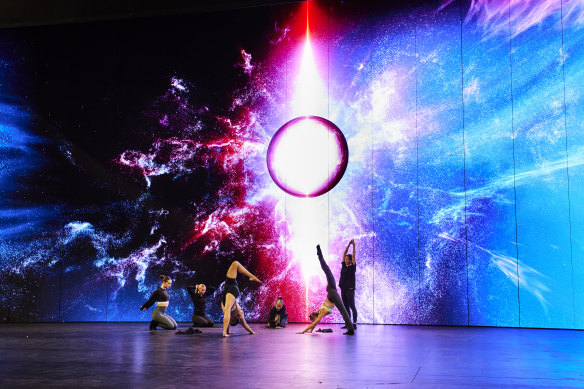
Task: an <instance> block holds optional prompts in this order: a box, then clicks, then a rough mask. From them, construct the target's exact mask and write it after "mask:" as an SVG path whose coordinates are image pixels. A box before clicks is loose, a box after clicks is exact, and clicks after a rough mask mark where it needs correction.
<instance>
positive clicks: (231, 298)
mask: <svg viewBox="0 0 584 389" xmlns="http://www.w3.org/2000/svg"><path fill="white" fill-rule="evenodd" d="M237 273H241V274H243V275H245V276H247V277H248V278H249V279H250V281H256V282H259V283H261V281H260V280H259V279H258V278H257V277H256V276H254V275H253V274H251V273H250V272H249V271H247V269H246V268H245V267H243V265H242V264H240V263H239V262H237V261H233V263H231V266H229V269H227V275H226V278H225V289H224V290H223V298H222V299H221V309H223V336H224V337H225V336H229V334H228V331H229V324H230V323H229V321H230V320H231V311H232V310H233V308H234V306H235V307H236V308H235V310H236V311H237V309H239V311H241V313H240V314H239V313H238V316H239V317H238V318H239V319H240V320H241V325H242V326H243V327H244V328H245V329H246V330H248V331H249V333H250V334H254V332H253V331H252V330H251V328H249V326H248V325H247V323H246V321H245V318H244V317H243V311H242V310H241V307H240V306H239V304H237V301H235V299H236V298H237V297H238V296H239V288H238V286H237V280H236V277H237ZM239 311H238V312H239Z"/></svg>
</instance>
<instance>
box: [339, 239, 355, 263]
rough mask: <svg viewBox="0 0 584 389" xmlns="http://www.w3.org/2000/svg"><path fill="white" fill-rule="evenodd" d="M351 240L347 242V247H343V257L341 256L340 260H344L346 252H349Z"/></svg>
mask: <svg viewBox="0 0 584 389" xmlns="http://www.w3.org/2000/svg"><path fill="white" fill-rule="evenodd" d="M351 242H353V241H352V240H351V241H350V242H349V244H347V248H346V249H345V252H344V253H343V258H341V260H343V261H344V260H345V257H346V256H347V253H348V252H349V247H351Z"/></svg>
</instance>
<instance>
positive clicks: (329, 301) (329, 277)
mask: <svg viewBox="0 0 584 389" xmlns="http://www.w3.org/2000/svg"><path fill="white" fill-rule="evenodd" d="M316 254H317V255H318V260H319V262H320V267H321V268H322V271H323V272H324V274H325V275H326V282H327V286H326V298H325V299H324V302H323V303H322V305H321V306H320V307H319V308H318V312H312V313H311V314H310V321H311V322H312V323H310V324H309V325H308V327H306V328H305V329H304V330H303V331H300V332H298V333H299V334H304V333H306V332H309V333H311V332H312V330H313V329H314V327H316V325H317V324H318V323H320V321H321V320H322V318H323V317H325V316H326V315H328V314H330V313H331V312H332V311H333V308H334V307H335V306H336V307H337V308H338V309H339V312H341V315H342V316H343V320H344V321H345V325H346V326H347V332H344V333H343V335H354V334H355V331H354V330H353V323H352V322H351V318H350V317H349V314H348V313H347V310H346V309H345V306H344V305H343V302H342V301H341V296H339V292H337V287H336V285H335V277H333V273H332V272H331V269H330V268H329V267H328V265H327V264H326V262H325V261H324V258H323V256H322V251H320V245H317V246H316Z"/></svg>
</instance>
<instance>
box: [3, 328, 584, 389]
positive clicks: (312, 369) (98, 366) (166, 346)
mask: <svg viewBox="0 0 584 389" xmlns="http://www.w3.org/2000/svg"><path fill="white" fill-rule="evenodd" d="M180 327H182V329H183V330H184V329H186V328H187V327H188V325H187V324H182V325H180ZM252 328H253V329H254V330H255V331H256V334H255V335H246V334H245V331H244V330H243V329H242V328H241V326H237V327H235V331H236V332H237V334H236V335H235V336H231V337H230V338H225V339H224V338H222V337H221V329H220V328H219V325H216V327H215V328H211V329H202V331H203V333H202V334H194V335H175V333H174V331H163V330H157V331H149V330H148V324H147V323H51V324H1V325H0V387H2V388H6V387H8V385H11V386H10V387H33V386H34V387H42V388H45V387H120V388H156V387H158V388H171V387H178V388H181V387H185V388H187V387H201V388H231V387H232V388H238V389H239V388H385V387H400V386H403V387H427V388H441V387H442V388H453V387H459V388H467V387H498V388H501V387H508V388H529V387H537V388H543V387H545V388H549V387H580V388H581V387H584V332H582V331H566V330H529V329H505V328H464V327H454V328H453V327H409V326H382V325H359V327H358V329H357V334H356V335H355V336H353V337H350V336H343V335H342V330H341V328H340V325H324V326H323V328H332V329H333V332H332V333H314V334H312V335H297V334H296V333H295V332H296V331H299V330H300V329H301V328H303V326H301V325H299V324H290V325H289V326H288V327H287V328H285V329H280V330H274V329H266V328H264V326H263V325H262V324H252Z"/></svg>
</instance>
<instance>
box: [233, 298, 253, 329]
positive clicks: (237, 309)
mask: <svg viewBox="0 0 584 389" xmlns="http://www.w3.org/2000/svg"><path fill="white" fill-rule="evenodd" d="M236 304H237V303H236ZM235 312H236V314H237V317H239V320H241V326H242V327H243V328H245V329H246V330H247V332H249V333H250V334H255V332H253V330H252V329H251V328H250V327H249V325H248V324H247V322H246V321H245V316H244V314H243V309H241V307H240V306H239V304H237V305H236V307H235Z"/></svg>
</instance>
